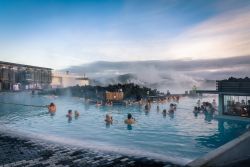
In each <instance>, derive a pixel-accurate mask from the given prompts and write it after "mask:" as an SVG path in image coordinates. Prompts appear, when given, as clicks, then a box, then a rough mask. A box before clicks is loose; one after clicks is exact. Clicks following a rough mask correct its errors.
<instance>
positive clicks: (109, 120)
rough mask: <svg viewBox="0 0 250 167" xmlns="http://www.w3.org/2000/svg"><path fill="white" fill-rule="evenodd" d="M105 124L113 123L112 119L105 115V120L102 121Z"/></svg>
mask: <svg viewBox="0 0 250 167" xmlns="http://www.w3.org/2000/svg"><path fill="white" fill-rule="evenodd" d="M104 121H105V122H106V123H107V124H112V122H113V117H112V116H111V115H109V114H106V118H105V120H104Z"/></svg>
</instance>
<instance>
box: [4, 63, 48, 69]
mask: <svg viewBox="0 0 250 167" xmlns="http://www.w3.org/2000/svg"><path fill="white" fill-rule="evenodd" d="M0 64H4V65H9V66H19V67H27V68H40V69H45V70H52V68H46V67H39V66H31V65H25V64H17V63H11V62H5V61H0Z"/></svg>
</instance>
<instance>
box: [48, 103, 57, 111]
mask: <svg viewBox="0 0 250 167" xmlns="http://www.w3.org/2000/svg"><path fill="white" fill-rule="evenodd" d="M48 110H49V112H51V113H54V112H56V105H55V104H54V103H50V105H49V106H48Z"/></svg>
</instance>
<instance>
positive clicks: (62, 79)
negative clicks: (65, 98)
mask: <svg viewBox="0 0 250 167" xmlns="http://www.w3.org/2000/svg"><path fill="white" fill-rule="evenodd" d="M76 85H79V86H87V85H89V79H88V78H87V77H86V76H85V74H84V76H80V75H78V74H74V73H69V72H68V71H67V72H57V71H53V73H52V82H51V87H52V88H65V87H70V86H76Z"/></svg>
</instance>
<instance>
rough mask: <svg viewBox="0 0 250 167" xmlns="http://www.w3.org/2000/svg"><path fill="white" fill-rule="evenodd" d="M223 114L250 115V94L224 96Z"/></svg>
mask: <svg viewBox="0 0 250 167" xmlns="http://www.w3.org/2000/svg"><path fill="white" fill-rule="evenodd" d="M223 114H224V115H234V116H242V117H250V96H224V111H223Z"/></svg>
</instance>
